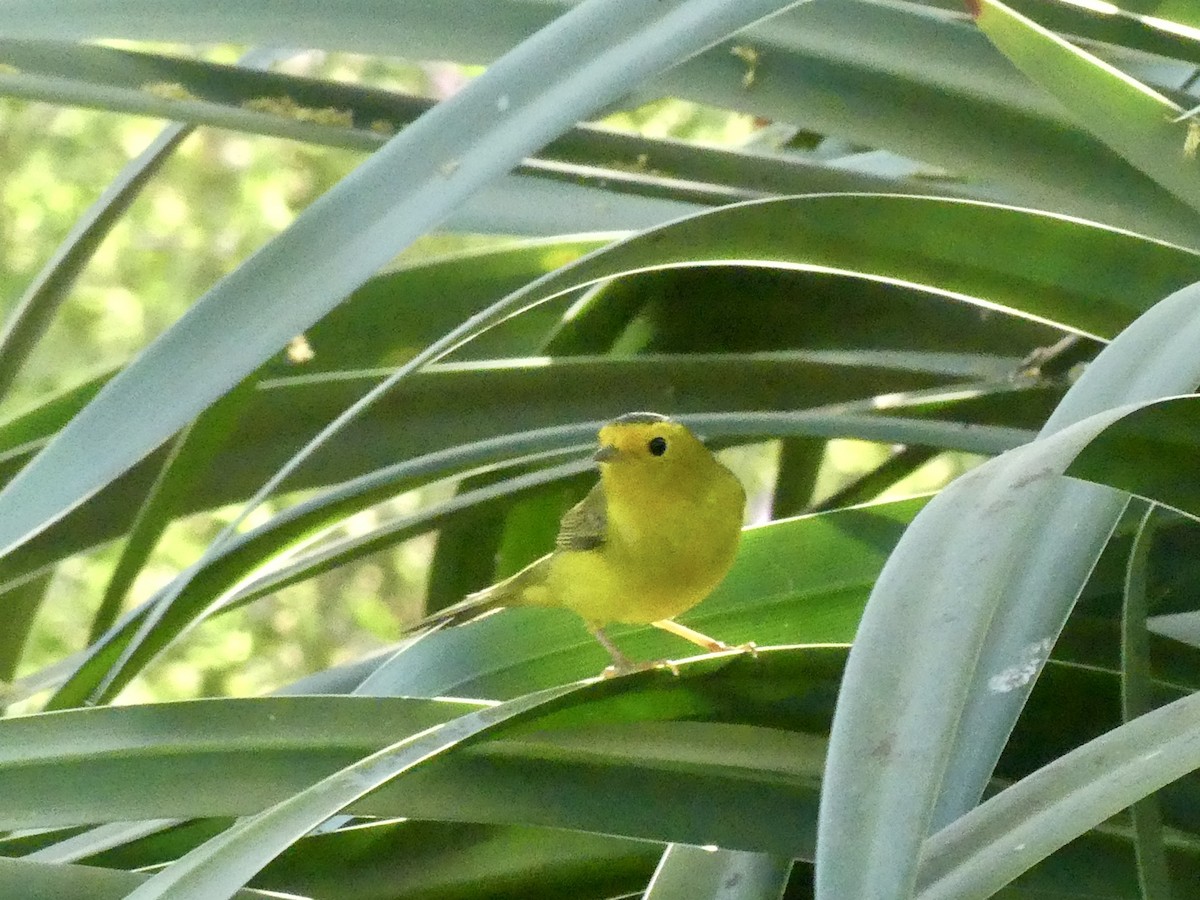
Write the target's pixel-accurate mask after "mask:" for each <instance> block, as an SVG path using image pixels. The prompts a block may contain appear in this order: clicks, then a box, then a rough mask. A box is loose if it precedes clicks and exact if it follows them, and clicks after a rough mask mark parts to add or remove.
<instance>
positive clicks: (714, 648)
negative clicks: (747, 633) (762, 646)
mask: <svg viewBox="0 0 1200 900" xmlns="http://www.w3.org/2000/svg"><path fill="white" fill-rule="evenodd" d="M702 646H703V647H704V649H705V650H707V651H709V652H710V653H724V652H726V651H729V650H736V651H737V652H738V653H749V654H750V655H751V656H753V657H754V658H755V659H758V644H756V643H754V641H746V643H744V644H727V643H725V642H724V641H717V640H714V641H713V642H712V643H710V644H703V645H702Z"/></svg>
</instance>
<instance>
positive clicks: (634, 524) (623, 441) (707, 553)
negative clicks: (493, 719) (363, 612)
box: [421, 412, 753, 674]
mask: <svg viewBox="0 0 1200 900" xmlns="http://www.w3.org/2000/svg"><path fill="white" fill-rule="evenodd" d="M595 459H596V461H597V462H598V463H599V464H600V481H599V483H597V484H596V486H595V487H593V488H592V489H591V491H590V492H588V495H587V496H586V497H584V498H583V500H582V501H580V502H579V503H578V504H576V505H575V506H573V507H572V508H571V509H569V510H567V513H566V515H564V516H563V518H562V523H561V525H560V526H559V532H558V539H557V541H556V542H555V548H554V550H553V551H552V552H551V553H549V554H547V555H546V556H543V557H542V558H541V559H539V560H537V561H535V562H533V563H531V564H530V565H529V566H527V567H525V568H524V569H522V570H521V571H520V572H518V573H517V574H515V575H513V576H512V577H510V578H507V579H505V580H504V581H501V582H499V583H498V584H494V585H492V586H491V587H489V588H485V589H484V590H482V591H479V592H478V593H475V594H471V595H470V596H468V597H467V598H466V599H465V600H463V601H462V602H461V603H456V604H455V605H453V606H450V607H447V608H446V609H443V610H441V611H440V612H437V613H435V614H433V615H432V616H430V617H429V618H427V619H426V620H425V621H424V622H422V623H421V624H423V625H430V624H438V623H449V624H457V623H460V622H464V621H468V620H470V619H473V618H476V617H477V616H479V615H481V614H482V613H484V612H486V611H488V610H491V609H496V608H498V607H502V606H561V607H563V608H565V609H570V610H573V611H575V612H576V613H578V614H579V615H580V616H582V617H583V620H584V622H585V623H586V624H587V627H588V630H589V631H591V633H592V634H593V635H595V636H596V640H598V641H599V642H600V643H601V644H603V645H604V648H605V649H606V650H607V651H608V652H609V654H610V655H611V656H612V659H613V665H612V666H610V667H609V668H608V669H605V674H617V673H621V672H628V671H632V670H635V669H639V668H645V667H646V665H654V664H653V663H650V664H644V665H639V664H636V663H634V662H632V661H631V660H630V659H629V658H628V657H626V656H625V655H624V654H623V653H622V652H621V651H620V650H619V649H618V648H617V646H616V645H615V644H614V643H613V642H612V640H611V639H610V638H609V637H608V635H606V634H605V633H604V626H605V625H608V624H610V623H612V622H621V623H626V624H631V625H646V624H649V625H654V626H656V627H658V628H662V629H663V630H665V631H669V632H671V633H672V634H677V635H679V636H680V637H682V638H685V639H687V640H689V641H692V642H693V643H695V644H698V645H700V646H701V647H704V648H705V649H706V650H712V651H716V650H727V649H730V648H729V646H728V645H727V644H725V643H723V642H722V641H718V640H714V639H713V638H710V637H708V636H706V635H703V634H701V633H700V632H698V631H693V630H692V629H690V628H688V627H686V626H684V625H680V624H679V623H677V622H675V621H673V620H674V618H675V616H678V615H680V614H681V613H684V612H686V611H687V610H689V609H691V608H692V607H693V606H695V605H696V604H697V603H699V602H700V601H701V600H703V599H704V598H705V597H707V596H708V595H709V594H710V593H711V592H712V590H713V588H715V587H716V586H717V585H718V584H719V583H720V581H721V579H723V578H724V577H725V573H726V572H728V571H729V567H730V566H731V565H732V564H733V557H734V555H735V553H736V552H737V545H738V538H739V537H740V535H741V529H742V516H743V512H744V510H745V506H746V494H745V491H743V490H742V485H741V483H740V482H739V481H738V480H737V477H736V476H734V474H733V473H732V472H730V471H729V469H727V468H725V466H724V465H722V464H721V462H720V461H718V460H717V458H716V457H715V456H714V455H713V453H712V451H711V450H709V449H708V448H707V447H705V446H704V445H703V444H702V443H700V441H699V440H698V439H697V438H696V436H695V435H694V434H692V433H691V432H690V431H689V430H688V429H687V428H686V427H684V426H683V425H681V424H680V423H678V422H674V421H672V420H671V419H669V418H667V417H666V416H662V415H659V414H658V413H648V412H634V413H628V414H627V415H624V416H621V417H620V418H618V419H615V420H613V421H612V422H610V423H609V424H607V425H605V426H604V427H603V428H601V429H600V449H599V450H597V451H596V455H595ZM747 646H748V647H749V648H752V646H753V645H747Z"/></svg>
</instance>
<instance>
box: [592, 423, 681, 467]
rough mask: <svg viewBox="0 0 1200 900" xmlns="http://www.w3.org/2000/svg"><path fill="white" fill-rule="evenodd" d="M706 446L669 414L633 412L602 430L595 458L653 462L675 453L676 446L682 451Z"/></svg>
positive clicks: (601, 460) (611, 460) (609, 461)
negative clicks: (668, 415) (672, 451)
mask: <svg viewBox="0 0 1200 900" xmlns="http://www.w3.org/2000/svg"><path fill="white" fill-rule="evenodd" d="M702 446H703V445H702V444H701V443H700V442H699V441H698V440H697V439H696V437H695V435H693V434H692V433H691V432H690V431H688V429H687V428H686V427H685V426H684V425H681V424H680V423H679V422H676V421H674V420H672V419H670V418H668V417H667V416H664V415H661V414H659V413H653V412H631V413H626V414H625V415H623V416H618V417H617V418H615V419H613V420H612V421H611V422H609V423H608V424H607V425H605V426H604V427H603V428H601V429H600V449H599V450H597V451H596V454H595V456H594V457H593V458H594V459H595V460H596V462H598V463H612V462H615V461H618V460H621V461H628V462H632V461H634V460H642V461H650V460H654V459H656V458H663V457H667V456H674V454H673V453H671V450H672V448H678V449H679V450H682V449H684V448H685V447H688V448H695V447H702Z"/></svg>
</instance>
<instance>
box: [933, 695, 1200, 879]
mask: <svg viewBox="0 0 1200 900" xmlns="http://www.w3.org/2000/svg"><path fill="white" fill-rule="evenodd" d="M1198 715H1200V697H1197V696H1190V697H1184V698H1182V699H1180V700H1176V701H1175V702H1174V703H1172V704H1170V705H1168V706H1164V707H1162V708H1161V709H1157V710H1154V711H1153V712H1150V713H1147V714H1146V715H1144V716H1141V717H1139V718H1137V719H1135V720H1133V721H1132V722H1129V723H1128V724H1126V725H1122V726H1121V727H1120V728H1118V729H1116V730H1114V731H1111V732H1109V733H1108V734H1106V735H1104V736H1103V737H1102V738H1099V739H1097V740H1095V741H1092V742H1091V743H1088V744H1085V745H1084V746H1083V747H1080V748H1079V749H1078V750H1075V751H1072V752H1071V753H1068V754H1066V755H1065V756H1063V757H1061V758H1059V759H1057V760H1055V761H1054V762H1052V763H1051V764H1050V765H1048V766H1046V767H1045V768H1044V769H1042V770H1040V771H1038V772H1036V773H1034V774H1033V775H1031V776H1029V777H1028V778H1026V779H1024V780H1022V781H1020V782H1018V783H1017V784H1015V785H1013V786H1012V787H1010V788H1008V789H1007V790H1005V791H1002V792H1001V793H1000V794H998V795H996V796H995V797H993V798H992V799H990V800H988V801H986V802H985V803H983V804H982V805H981V806H979V807H978V808H976V809H974V810H972V811H971V812H969V813H967V814H966V815H964V816H962V817H961V818H960V819H958V820H957V821H956V822H954V823H953V824H952V825H949V826H947V827H946V828H945V829H943V830H942V831H939V832H938V833H937V834H935V835H934V836H933V837H932V838H930V839H929V841H928V842H927V843H926V846H925V848H924V850H923V851H922V866H921V875H920V884H919V892H918V893H917V897H919V898H920V900H968V898H980V900H983V898H986V897H991V896H993V895H994V894H995V892H996V891H997V890H999V889H1000V888H1001V887H1003V886H1004V885H1006V884H1008V883H1009V882H1010V881H1011V880H1012V879H1014V878H1015V877H1016V876H1017V875H1019V874H1021V873H1022V872H1024V871H1025V870H1027V869H1028V868H1030V867H1031V866H1032V865H1034V864H1035V863H1036V862H1038V861H1039V860H1041V859H1043V858H1045V857H1046V856H1048V855H1049V854H1050V853H1052V852H1054V850H1056V849H1058V848H1059V847H1061V846H1063V845H1065V844H1066V843H1067V842H1069V841H1070V840H1072V839H1073V838H1075V837H1077V836H1078V835H1080V834H1083V833H1084V831H1086V830H1087V829H1089V828H1092V827H1094V826H1096V825H1098V824H1100V823H1101V822H1102V821H1104V820H1105V819H1107V818H1109V817H1110V816H1113V815H1116V814H1117V813H1118V812H1120V811H1121V810H1122V809H1125V808H1126V807H1127V806H1129V805H1131V804H1132V803H1133V802H1134V801H1136V800H1139V799H1141V798H1142V797H1145V796H1147V795H1148V794H1151V793H1153V792H1154V791H1156V790H1158V789H1159V788H1162V787H1164V786H1166V785H1167V784H1169V783H1170V782H1172V781H1174V780H1175V779H1177V778H1179V777H1181V776H1183V775H1186V774H1187V773H1189V772H1192V771H1194V770H1195V769H1197V768H1200V726H1198V725H1197V724H1196V723H1197V721H1198V718H1197V717H1198Z"/></svg>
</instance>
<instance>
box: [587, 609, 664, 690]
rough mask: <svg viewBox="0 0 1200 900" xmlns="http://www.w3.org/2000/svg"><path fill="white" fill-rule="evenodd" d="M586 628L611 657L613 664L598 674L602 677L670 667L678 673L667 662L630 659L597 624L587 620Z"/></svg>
mask: <svg viewBox="0 0 1200 900" xmlns="http://www.w3.org/2000/svg"><path fill="white" fill-rule="evenodd" d="M587 629H588V631H590V632H591V633H592V637H594V638H595V639H596V640H598V641H599V642H600V646H602V647H603V648H604V649H605V650H607V651H608V655H609V656H611V657H612V661H613V664H612V665H611V666H608V667H607V668H605V670H604V671H603V672H601V673H600V675H601V676H602V677H604V678H613V677H614V676H617V675H625V674H627V673H629V672H641V671H644V670H646V669H664V668H665V669H670V670H671V671H672V672H674V673H675V674H676V675H678V674H679V670H678V669H676V668H675V667H674V666H673V665H671V663H669V662H665V661H659V662H648V663H636V662H634V661H633V660H632V659H630V658H629V657H628V656H626V655H625V654H624V653H622V652H621V648H620V647H618V646H617V645H616V644H614V643H613V640H612V638H610V637H609V636H608V635H607V634H605V633H604V629H603V628H601V627H600V626H599V625H593V624H591V623H590V622H589V623H588V626H587Z"/></svg>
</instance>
